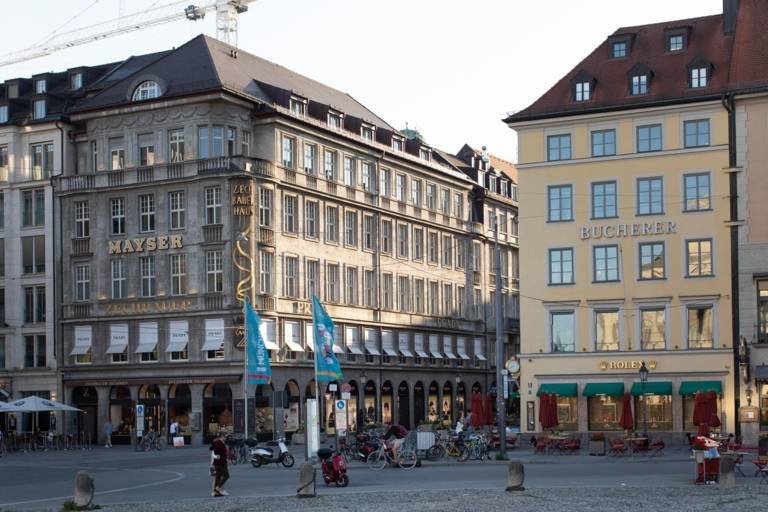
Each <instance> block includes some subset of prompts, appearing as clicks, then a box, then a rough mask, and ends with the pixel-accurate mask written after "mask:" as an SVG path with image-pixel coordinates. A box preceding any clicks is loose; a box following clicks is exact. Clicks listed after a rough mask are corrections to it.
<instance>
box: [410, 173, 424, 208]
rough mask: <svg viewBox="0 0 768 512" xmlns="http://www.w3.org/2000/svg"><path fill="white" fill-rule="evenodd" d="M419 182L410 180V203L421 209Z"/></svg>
mask: <svg viewBox="0 0 768 512" xmlns="http://www.w3.org/2000/svg"><path fill="white" fill-rule="evenodd" d="M421 185H422V182H421V180H415V179H412V180H411V202H412V203H413V206H415V207H416V208H421Z"/></svg>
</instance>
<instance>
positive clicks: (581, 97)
mask: <svg viewBox="0 0 768 512" xmlns="http://www.w3.org/2000/svg"><path fill="white" fill-rule="evenodd" d="M590 95H591V91H590V83H589V82H577V83H576V94H575V98H576V101H589V99H590V97H591V96H590Z"/></svg>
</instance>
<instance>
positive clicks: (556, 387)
mask: <svg viewBox="0 0 768 512" xmlns="http://www.w3.org/2000/svg"><path fill="white" fill-rule="evenodd" d="M578 390H579V387H578V386H577V385H576V383H548V384H540V385H539V390H538V391H537V392H536V396H541V394H542V393H547V394H549V395H559V396H578Z"/></svg>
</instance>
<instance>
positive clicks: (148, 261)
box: [139, 256, 157, 297]
mask: <svg viewBox="0 0 768 512" xmlns="http://www.w3.org/2000/svg"><path fill="white" fill-rule="evenodd" d="M139 269H140V271H141V296H142V297H154V296H155V295H156V294H157V282H156V276H155V257H154V256H142V257H141V258H139Z"/></svg>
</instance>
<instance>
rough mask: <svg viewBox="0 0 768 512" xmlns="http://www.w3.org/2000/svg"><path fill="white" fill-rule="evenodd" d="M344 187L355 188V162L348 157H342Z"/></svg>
mask: <svg viewBox="0 0 768 512" xmlns="http://www.w3.org/2000/svg"><path fill="white" fill-rule="evenodd" d="M344 185H346V186H347V187H350V188H351V187H354V186H355V161H354V160H353V159H352V158H351V157H348V156H345V157H344Z"/></svg>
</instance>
